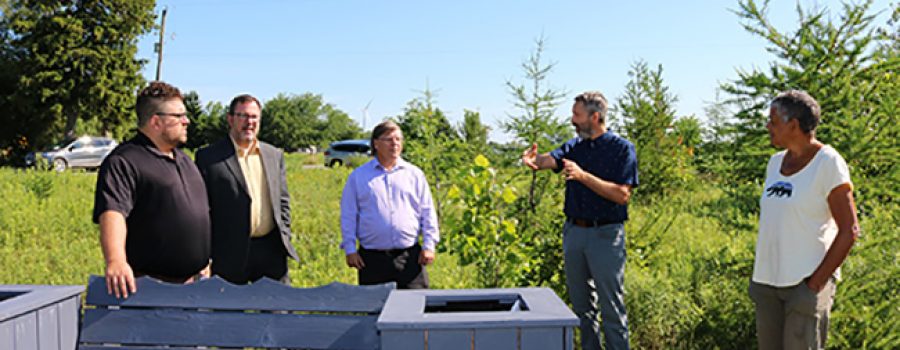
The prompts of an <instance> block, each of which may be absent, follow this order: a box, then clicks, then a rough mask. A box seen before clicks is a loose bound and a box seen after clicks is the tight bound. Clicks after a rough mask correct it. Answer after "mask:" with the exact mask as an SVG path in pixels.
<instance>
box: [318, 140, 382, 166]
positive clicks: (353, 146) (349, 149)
mask: <svg viewBox="0 0 900 350" xmlns="http://www.w3.org/2000/svg"><path fill="white" fill-rule="evenodd" d="M371 149H372V147H371V146H370V145H369V140H343V141H337V142H332V143H331V145H329V146H328V149H327V150H325V166H335V165H343V164H348V163H349V160H350V157H354V156H355V157H367V156H369V155H370V154H369V150H371Z"/></svg>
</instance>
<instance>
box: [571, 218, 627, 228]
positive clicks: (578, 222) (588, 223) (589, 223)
mask: <svg viewBox="0 0 900 350" xmlns="http://www.w3.org/2000/svg"><path fill="white" fill-rule="evenodd" d="M566 221H568V222H571V223H572V225H575V226H578V227H599V226H603V225H610V224H619V223H621V222H620V221H610V220H583V219H576V218H566Z"/></svg>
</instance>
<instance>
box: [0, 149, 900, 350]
mask: <svg viewBox="0 0 900 350" xmlns="http://www.w3.org/2000/svg"><path fill="white" fill-rule="evenodd" d="M319 163H320V162H319V161H318V160H317V159H309V157H308V156H303V155H289V157H288V165H289V166H288V169H289V171H288V184H289V188H290V191H291V196H292V211H293V217H294V224H293V231H294V240H293V242H294V245H295V246H296V248H297V251H298V252H299V254H300V256H301V258H302V259H303V261H302V262H301V263H300V264H297V263H294V262H292V263H291V264H290V270H291V272H290V273H291V280H292V282H293V284H294V285H295V286H304V287H306V286H318V285H322V284H327V283H330V282H333V281H339V282H344V283H355V281H356V277H355V273H354V270H351V269H349V268H347V267H346V266H345V265H344V257H343V252H342V251H341V250H340V248H339V247H338V243H339V240H340V234H339V199H340V193H341V188H342V186H343V183H344V181H345V179H346V177H347V175H348V174H349V169H347V168H335V169H332V168H304V167H303V164H319ZM95 181H96V173H95V172H84V171H70V172H65V173H53V172H44V171H37V170H17V169H11V168H2V169H0V266H2V269H0V284H85V283H86V282H87V280H88V276H89V275H91V274H96V275H100V274H102V273H103V259H102V255H101V251H100V248H99V241H98V230H97V226H96V225H94V224H93V223H92V222H91V219H90V215H91V210H92V207H93V192H94V184H95ZM750 190H751V191H756V190H757V189H755V188H752V189H750ZM754 193H758V192H754ZM555 195H558V196H562V193H558V194H555ZM745 197H747V198H749V200H748V199H746V198H745V199H743V200H740V199H736V198H733V197H730V196H729V195H728V191H727V190H724V189H720V188H718V187H716V186H713V185H710V184H704V185H702V186H698V187H697V188H696V189H689V190H685V191H683V192H681V193H679V194H676V195H673V196H671V197H670V198H667V200H665V201H659V202H658V203H656V204H652V205H648V204H645V205H641V204H637V203H636V204H632V206H631V217H632V219H631V220H630V221H629V222H628V223H627V226H626V230H627V232H628V234H627V237H628V265H627V268H626V271H627V272H626V293H627V296H626V302H627V304H628V308H629V319H630V320H629V321H630V323H631V331H632V344H633V345H634V346H635V348H649V349H670V348H691V349H712V348H723V349H730V348H734V349H744V348H753V347H755V340H754V337H753V329H754V326H753V309H752V304H751V302H750V300H749V298H748V297H747V296H746V288H747V281H748V279H749V277H750V274H751V272H752V263H753V250H754V242H755V229H756V228H755V227H756V220H757V218H756V216H755V214H753V212H752V210H748V209H747V207H752V206H753V205H756V203H755V201H754V199H755V198H756V195H755V194H754V195H751V196H745ZM560 215H562V214H561V213H560ZM862 226H863V236H862V237H861V238H860V240H859V241H858V242H857V245H856V246H855V247H854V250H853V251H852V252H851V256H850V258H849V260H848V261H847V262H846V263H845V265H844V269H843V276H844V277H843V281H842V282H841V283H840V284H839V286H838V294H837V297H836V302H835V306H834V308H833V314H832V316H833V321H832V326H831V338H830V340H829V344H830V345H831V346H832V347H835V348H870V349H889V348H896V346H897V345H898V344H900V335H898V332H897V331H896V330H897V329H900V298H898V288H897V286H898V285H900V280H898V277H900V276H898V275H900V267H898V260H900V243H898V242H900V240H898V239H897V238H898V237H897V228H898V226H900V219H898V213H897V211H896V208H893V209H891V208H881V207H874V208H871V209H870V213H868V216H867V217H866V218H864V220H863V221H862ZM443 231H444V232H449V231H450V228H448V227H443ZM457 262H458V260H457V258H456V256H454V252H444V253H440V254H438V260H437V261H436V263H435V265H434V266H433V267H431V268H430V270H429V273H430V276H431V280H432V285H433V287H434V288H478V287H479V286H478V285H477V283H478V282H477V278H476V276H477V272H478V271H476V270H475V268H474V267H473V266H468V267H460V266H458V263H457Z"/></svg>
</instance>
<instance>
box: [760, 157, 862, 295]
mask: <svg viewBox="0 0 900 350" xmlns="http://www.w3.org/2000/svg"><path fill="white" fill-rule="evenodd" d="M785 154H786V151H781V152H778V153H776V154H775V155H773V156H772V158H771V159H769V165H768V166H767V167H766V183H765V186H763V189H764V190H763V194H762V197H761V198H760V200H759V207H760V211H759V236H758V237H757V240H756V261H755V263H754V264H753V281H754V282H756V283H760V284H766V285H770V286H775V287H787V286H793V285H796V284H798V283H800V282H801V281H803V279H804V278H806V277H809V276H810V275H812V273H813V272H814V271H815V270H816V268H817V267H818V266H819V264H820V263H821V262H822V260H823V259H824V258H825V253H826V252H827V251H828V248H830V247H831V243H832V242H834V237H835V236H836V235H837V232H838V227H837V224H835V222H834V218H833V217H832V216H831V210H830V209H829V207H828V195H829V194H830V193H831V190H832V189H834V188H835V187H837V186H839V185H841V184H845V183H846V184H851V186H852V183H851V182H850V170H849V169H848V168H847V163H846V162H845V161H844V158H843V157H841V155H840V154H838V153H837V151H835V150H834V148H831V146H828V145H825V146H823V147H822V148H821V149H819V151H818V152H817V153H816V155H815V156H814V157H813V159H812V160H810V161H809V164H807V165H806V166H805V167H804V168H803V169H801V170H800V171H798V172H797V173H795V174H793V175H790V176H785V175H782V174H781V162H782V160H784V155H785ZM839 271H840V270H838V271H835V275H836V276H837V275H838V274H839Z"/></svg>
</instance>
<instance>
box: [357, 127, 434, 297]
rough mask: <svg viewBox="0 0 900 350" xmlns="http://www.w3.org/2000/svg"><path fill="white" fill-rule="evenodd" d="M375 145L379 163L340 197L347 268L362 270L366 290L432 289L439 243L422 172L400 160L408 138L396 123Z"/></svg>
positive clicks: (364, 169)
mask: <svg viewBox="0 0 900 350" xmlns="http://www.w3.org/2000/svg"><path fill="white" fill-rule="evenodd" d="M371 143H372V148H373V152H374V154H375V159H372V160H371V161H369V162H368V163H366V164H363V165H362V166H360V167H359V168H356V169H355V170H353V172H352V173H350V176H349V177H348V178H347V183H346V184H345V185H344V193H343V195H342V197H341V235H342V241H341V248H343V249H344V252H345V253H346V259H347V266H350V267H352V268H355V269H357V271H358V277H359V284H362V285H366V284H380V283H386V282H396V283H397V288H400V289H407V288H410V289H416V288H428V273H427V271H426V270H425V266H426V265H428V264H431V263H432V262H433V261H434V258H435V255H434V248H435V245H437V242H438V240H439V239H440V238H439V234H438V222H437V215H436V214H435V211H434V201H433V200H432V198H431V189H430V188H429V187H428V182H427V181H426V180H425V174H424V173H423V172H422V170H421V169H419V168H418V167H416V166H415V165H412V164H410V163H408V162H406V161H405V160H403V158H401V157H400V153H401V152H402V151H403V133H402V132H401V131H400V127H399V126H397V124H396V123H394V122H392V121H385V122H382V123H381V124H378V125H377V126H375V129H374V130H373V131H372V139H371ZM419 236H422V244H421V245H420V244H419ZM357 241H358V242H359V247H358V248H357Z"/></svg>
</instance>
